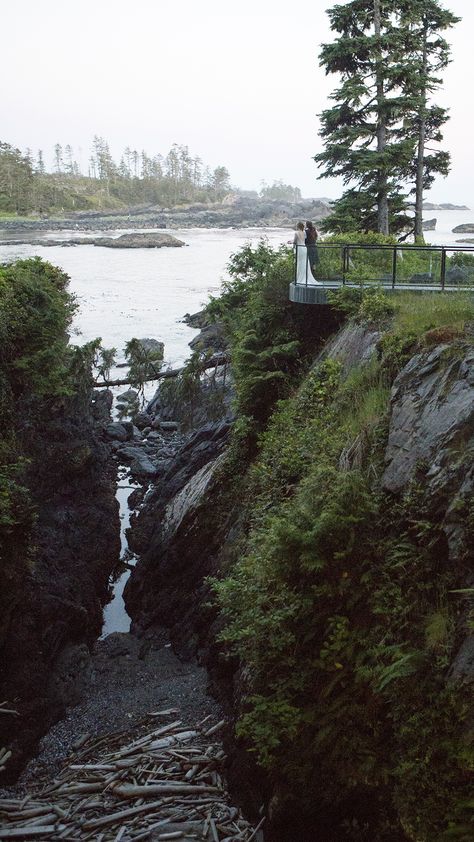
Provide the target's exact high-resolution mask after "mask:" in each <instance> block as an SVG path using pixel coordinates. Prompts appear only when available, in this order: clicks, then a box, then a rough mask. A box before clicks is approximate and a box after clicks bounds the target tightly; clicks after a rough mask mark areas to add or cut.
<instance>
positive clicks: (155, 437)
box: [147, 430, 163, 443]
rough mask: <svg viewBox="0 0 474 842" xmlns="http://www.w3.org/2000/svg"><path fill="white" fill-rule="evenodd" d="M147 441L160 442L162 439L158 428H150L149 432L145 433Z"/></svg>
mask: <svg viewBox="0 0 474 842" xmlns="http://www.w3.org/2000/svg"><path fill="white" fill-rule="evenodd" d="M147 441H152V442H160V443H161V442H162V441H163V436H162V435H161V433H159V432H158V430H151V432H149V433H148V435H147Z"/></svg>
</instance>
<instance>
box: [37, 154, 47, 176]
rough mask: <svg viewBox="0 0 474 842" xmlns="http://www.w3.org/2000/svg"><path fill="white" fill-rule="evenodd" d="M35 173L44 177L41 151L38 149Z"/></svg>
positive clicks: (44, 170)
mask: <svg viewBox="0 0 474 842" xmlns="http://www.w3.org/2000/svg"><path fill="white" fill-rule="evenodd" d="M36 172H37V173H38V175H44V174H45V172H46V168H45V165H44V157H43V150H42V149H38V155H37V157H36Z"/></svg>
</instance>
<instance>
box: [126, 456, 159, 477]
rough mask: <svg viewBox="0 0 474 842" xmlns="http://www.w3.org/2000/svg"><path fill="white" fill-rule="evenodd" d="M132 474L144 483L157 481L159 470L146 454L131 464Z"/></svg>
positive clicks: (137, 457)
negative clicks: (152, 480)
mask: <svg viewBox="0 0 474 842" xmlns="http://www.w3.org/2000/svg"><path fill="white" fill-rule="evenodd" d="M130 473H131V475H132V477H134V479H137V480H139V482H144V481H147V480H151V479H155V478H156V477H157V476H158V474H159V468H158V467H157V465H156V464H155V462H152V461H151V459H150V457H149V456H147V455H146V453H139V454H138V455H137V456H136V457H135V459H133V460H132V462H131V465H130Z"/></svg>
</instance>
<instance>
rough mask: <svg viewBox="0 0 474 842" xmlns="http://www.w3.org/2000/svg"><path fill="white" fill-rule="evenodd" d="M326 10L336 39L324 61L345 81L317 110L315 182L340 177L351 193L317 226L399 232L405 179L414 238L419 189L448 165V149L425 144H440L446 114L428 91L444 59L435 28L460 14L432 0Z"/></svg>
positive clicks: (357, 0) (445, 50)
mask: <svg viewBox="0 0 474 842" xmlns="http://www.w3.org/2000/svg"><path fill="white" fill-rule="evenodd" d="M328 14H329V17H330V21H331V29H332V30H333V31H334V32H336V33H337V37H336V39H335V41H334V42H333V43H331V44H325V45H323V47H322V51H321V55H320V59H321V65H323V66H325V68H326V73H337V74H339V75H340V77H341V83H340V85H339V87H338V88H337V90H335V91H334V93H333V94H332V99H333V100H334V102H335V105H334V106H333V107H331V108H329V109H327V110H326V111H324V112H323V113H322V115H321V131H320V134H321V136H322V137H323V138H324V144H325V150H324V152H321V153H319V154H318V155H316V156H315V160H316V163H317V164H318V167H320V168H321V169H322V173H321V175H320V176H319V177H320V178H322V177H325V176H342V178H343V182H344V184H345V186H346V187H347V189H346V191H345V193H344V195H343V197H342V198H341V199H340V200H338V201H337V202H335V203H334V206H333V215H332V216H331V217H329V218H328V219H327V220H325V222H324V223H323V225H322V226H321V227H323V228H325V229H326V230H335V231H348V230H354V229H355V230H373V229H374V228H376V229H377V230H378V231H379V232H380V233H383V234H388V233H389V231H394V232H397V231H400V230H402V229H403V228H405V227H406V226H408V225H409V224H410V219H409V217H408V216H407V215H406V207H407V205H406V195H405V189H406V188H405V185H407V183H409V182H414V183H415V186H414V187H413V189H412V192H414V193H415V196H416V199H415V201H416V206H417V213H416V226H415V227H416V232H417V236H418V237H419V236H420V232H421V229H422V219H421V208H422V201H423V190H424V189H426V188H427V187H429V186H430V185H431V183H432V181H433V178H434V175H435V174H436V173H437V172H439V173H446V172H447V170H448V167H449V155H447V153H445V152H442V151H441V150H437V149H436V150H431V151H432V154H430V155H427V154H426V143H427V142H428V141H435V142H436V143H437V142H439V140H441V132H440V127H441V126H442V125H443V123H444V121H445V120H446V111H445V110H444V109H441V108H439V107H438V106H435V105H432V104H429V96H430V94H431V92H432V91H433V90H434V89H435V88H436V87H437V86H438V85H439V83H440V79H439V78H438V77H437V76H436V73H437V72H438V71H439V70H440V69H442V68H443V67H446V64H447V63H448V61H449V47H448V45H447V43H446V41H445V40H444V39H443V38H442V37H441V36H440V34H439V33H440V31H442V30H444V29H447V28H449V27H450V26H452V25H453V24H454V23H456V21H457V18H455V17H454V16H453V15H451V13H450V12H447V11H446V10H444V9H442V8H441V7H440V5H439V2H438V0H401V2H400V0H397V2H395V0H352V2H348V3H345V4H344V5H337V6H334V7H333V8H332V9H330V10H329V12H328ZM374 212H375V214H376V218H375V215H374Z"/></svg>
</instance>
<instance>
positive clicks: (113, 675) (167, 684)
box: [0, 632, 222, 797]
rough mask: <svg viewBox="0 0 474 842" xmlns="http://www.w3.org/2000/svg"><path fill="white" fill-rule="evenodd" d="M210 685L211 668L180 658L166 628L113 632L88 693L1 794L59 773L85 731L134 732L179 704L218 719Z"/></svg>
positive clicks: (101, 645)
mask: <svg viewBox="0 0 474 842" xmlns="http://www.w3.org/2000/svg"><path fill="white" fill-rule="evenodd" d="M206 688H207V673H206V670H205V669H203V668H202V667H199V666H198V665H197V663H196V662H195V661H186V662H183V661H180V660H179V659H178V658H177V657H176V655H175V654H174V652H173V651H172V649H171V645H170V644H169V643H168V641H167V638H166V633H165V632H158V633H155V634H154V636H153V638H152V639H149V640H143V639H138V638H137V637H135V636H134V635H132V634H122V633H119V632H115V633H113V634H110V635H108V637H106V638H104V639H103V640H100V641H98V642H97V644H96V648H95V650H94V653H93V655H92V658H91V670H90V675H89V678H88V680H87V683H86V686H85V690H84V695H83V699H82V700H81V701H80V702H79V704H78V705H76V706H75V707H73V708H69V709H68V710H67V713H66V716H65V717H64V719H62V720H61V721H60V722H58V723H57V724H56V725H54V726H53V727H52V728H51V730H50V731H49V732H48V733H47V734H46V735H45V736H44V737H43V739H42V740H41V742H40V746H39V752H38V755H37V756H36V757H35V758H34V759H33V760H31V761H30V763H29V764H28V766H27V767H26V769H25V771H24V772H23V774H22V776H21V778H20V779H19V781H18V783H17V784H16V786H15V787H10V788H8V789H3V790H0V796H1V795H3V796H13V797H15V795H17V796H18V795H23V793H24V792H25V791H26V787H27V786H28V784H29V783H32V782H36V781H37V780H38V778H41V779H43V778H49V777H51V776H54V775H55V774H57V772H58V771H59V769H60V768H61V766H62V764H63V763H64V761H65V759H66V758H67V757H68V756H69V755H70V754H71V752H72V751H73V750H74V747H75V744H76V743H77V742H79V741H80V740H81V738H82V737H84V736H85V735H92V736H99V735H101V736H102V735H105V734H106V733H111V732H116V731H130V732H131V733H132V732H133V731H134V730H136V729H137V727H139V726H140V725H141V724H142V723H141V722H140V720H142V719H143V717H145V716H146V715H147V714H149V713H151V712H153V711H158V710H161V709H164V708H177V709H178V710H179V714H177V718H181V717H182V719H183V720H184V721H186V722H187V723H189V724H192V723H193V722H198V721H200V720H202V719H203V718H204V717H205V716H208V715H210V716H211V720H210V721H212V720H214V719H215V721H216V722H217V721H218V720H219V719H221V718H222V711H221V710H220V708H219V705H218V704H217V702H216V701H215V700H214V699H213V698H212V697H211V696H209V695H208V693H207V692H206Z"/></svg>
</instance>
